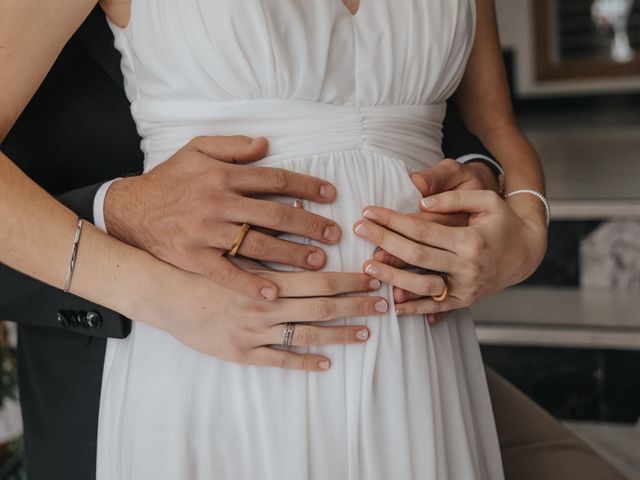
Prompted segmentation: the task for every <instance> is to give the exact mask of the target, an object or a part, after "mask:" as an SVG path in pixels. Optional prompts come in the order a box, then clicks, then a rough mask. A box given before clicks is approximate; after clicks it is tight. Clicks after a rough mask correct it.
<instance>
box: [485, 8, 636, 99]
mask: <svg viewBox="0 0 640 480" xmlns="http://www.w3.org/2000/svg"><path fill="white" fill-rule="evenodd" d="M534 1H539V0H495V2H496V8H497V12H498V24H499V29H500V36H501V38H502V44H503V45H504V46H505V47H510V48H513V50H514V52H515V62H516V65H515V70H516V71H515V72H514V73H515V82H516V87H515V88H516V91H517V94H518V95H519V96H520V97H523V98H526V97H536V96H542V95H544V96H548V95H555V94H558V95H567V94H569V95H571V94H576V95H578V94H584V93H594V92H602V93H607V92H611V91H613V90H615V91H620V90H622V91H640V77H638V76H636V77H619V78H617V79H615V80H585V81H573V80H571V81H554V82H543V83H539V82H538V81H537V80H536V78H535V53H534V41H535V39H534V30H533V28H534V25H533V8H532V6H533V2H534Z"/></svg>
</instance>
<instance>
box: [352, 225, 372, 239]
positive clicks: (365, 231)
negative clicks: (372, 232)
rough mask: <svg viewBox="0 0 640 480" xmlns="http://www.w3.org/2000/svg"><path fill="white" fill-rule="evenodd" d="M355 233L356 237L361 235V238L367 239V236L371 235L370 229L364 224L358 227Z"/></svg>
mask: <svg viewBox="0 0 640 480" xmlns="http://www.w3.org/2000/svg"><path fill="white" fill-rule="evenodd" d="M355 232H356V235H359V236H361V237H366V236H367V235H369V229H368V228H367V227H365V226H364V223H361V224H360V225H358V226H357V227H356V229H355Z"/></svg>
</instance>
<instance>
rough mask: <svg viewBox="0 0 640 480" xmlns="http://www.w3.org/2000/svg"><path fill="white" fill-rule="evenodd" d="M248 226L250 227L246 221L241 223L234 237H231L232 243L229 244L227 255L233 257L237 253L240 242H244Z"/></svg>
mask: <svg viewBox="0 0 640 480" xmlns="http://www.w3.org/2000/svg"><path fill="white" fill-rule="evenodd" d="M250 228H251V225H249V224H248V223H243V224H242V227H240V231H239V232H238V234H237V235H236V238H234V239H233V244H232V245H231V248H230V249H229V251H228V252H227V255H228V256H229V257H235V256H236V255H237V254H238V250H240V245H242V242H244V237H246V236H247V232H248V231H249V229H250Z"/></svg>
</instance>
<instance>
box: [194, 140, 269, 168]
mask: <svg viewBox="0 0 640 480" xmlns="http://www.w3.org/2000/svg"><path fill="white" fill-rule="evenodd" d="M187 147H188V148H191V149H192V150H196V151H197V152H200V153H202V154H204V155H207V156H209V157H211V158H215V159H216V160H220V161H222V162H227V163H251V162H255V161H256V160H260V159H262V158H264V157H265V155H266V154H267V152H268V150H269V142H268V140H267V139H266V138H264V137H258V138H251V137H245V136H244V135H233V136H217V137H211V136H201V137H195V138H194V139H193V140H191V141H190V142H189V143H188V144H187Z"/></svg>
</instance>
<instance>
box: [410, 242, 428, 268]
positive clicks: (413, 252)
mask: <svg viewBox="0 0 640 480" xmlns="http://www.w3.org/2000/svg"><path fill="white" fill-rule="evenodd" d="M426 257H427V256H426V254H425V253H424V252H423V251H422V249H421V248H420V247H418V246H413V247H411V248H410V249H409V250H408V251H407V262H408V263H410V264H411V265H414V266H416V267H418V266H421V265H423V264H425V263H426V261H427V258H426Z"/></svg>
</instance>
